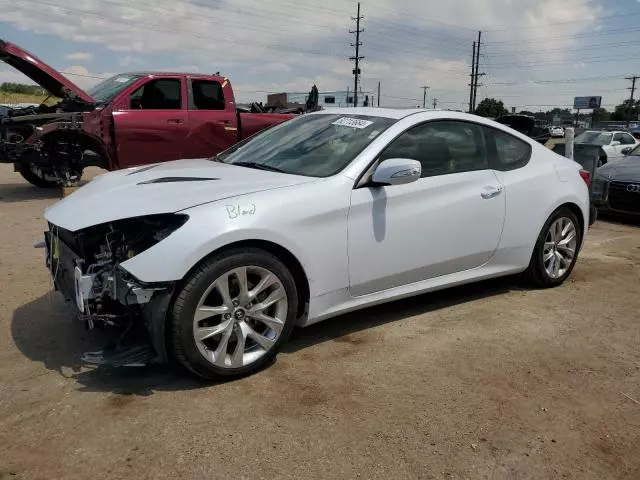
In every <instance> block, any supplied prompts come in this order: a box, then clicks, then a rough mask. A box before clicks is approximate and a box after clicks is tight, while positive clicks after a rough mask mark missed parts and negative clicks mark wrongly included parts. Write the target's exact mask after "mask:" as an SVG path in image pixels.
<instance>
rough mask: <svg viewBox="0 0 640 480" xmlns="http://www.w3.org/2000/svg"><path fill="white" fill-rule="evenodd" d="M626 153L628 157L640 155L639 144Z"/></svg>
mask: <svg viewBox="0 0 640 480" xmlns="http://www.w3.org/2000/svg"><path fill="white" fill-rule="evenodd" d="M627 155H629V156H630V157H632V156H633V157H638V156H640V145H638V146H637V147H634V148H633V149H632V150H631V151H630V152H629V153H628V154H627Z"/></svg>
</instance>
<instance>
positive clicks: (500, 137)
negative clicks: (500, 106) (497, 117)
mask: <svg viewBox="0 0 640 480" xmlns="http://www.w3.org/2000/svg"><path fill="white" fill-rule="evenodd" d="M485 131H486V134H487V143H488V144H489V145H490V149H491V150H493V152H492V154H491V155H490V157H491V158H490V160H491V164H492V165H491V166H492V167H493V168H494V169H495V170H500V171H508V170H515V169H518V168H522V167H524V166H525V165H527V164H528V163H529V160H530V159H531V145H529V144H528V143H527V142H525V141H523V140H520V139H519V138H516V137H514V136H513V135H510V134H508V133H505V132H502V131H500V130H495V129H493V128H486V130H485Z"/></svg>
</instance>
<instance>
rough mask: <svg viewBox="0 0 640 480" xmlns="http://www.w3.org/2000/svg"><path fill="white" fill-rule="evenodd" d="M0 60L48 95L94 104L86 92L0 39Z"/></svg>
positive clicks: (40, 61) (37, 59) (34, 57)
mask: <svg viewBox="0 0 640 480" xmlns="http://www.w3.org/2000/svg"><path fill="white" fill-rule="evenodd" d="M0 60H2V61H3V62H5V63H7V64H9V65H11V66H12V67H13V68H15V69H16V70H19V71H20V72H22V73H23V74H24V75H26V76H27V77H29V78H30V79H31V80H33V81H34V82H36V83H37V84H38V85H40V86H41V87H42V88H44V89H45V90H47V91H48V92H49V93H50V94H52V95H55V96H56V97H59V98H68V99H72V100H73V99H76V98H77V99H80V100H82V101H84V102H86V103H96V102H95V100H94V99H93V98H92V97H91V95H89V94H88V93H87V92H85V91H84V90H82V89H81V88H80V87H78V86H77V85H76V84H75V83H73V82H72V81H70V80H69V79H68V78H67V77H65V76H64V75H62V74H61V73H60V72H58V71H57V70H55V69H54V68H51V67H50V66H49V65H47V64H46V63H44V62H43V61H42V60H40V59H39V58H38V57H36V56H35V55H33V54H31V53H29V52H27V51H26V50H23V49H22V48H20V47H18V46H17V45H14V44H13V43H9V42H5V41H4V40H1V39H0Z"/></svg>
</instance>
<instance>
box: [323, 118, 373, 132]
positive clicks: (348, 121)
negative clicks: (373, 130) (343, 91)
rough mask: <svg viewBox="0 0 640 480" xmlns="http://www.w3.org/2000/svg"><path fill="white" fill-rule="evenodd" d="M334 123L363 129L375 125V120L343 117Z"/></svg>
mask: <svg viewBox="0 0 640 480" xmlns="http://www.w3.org/2000/svg"><path fill="white" fill-rule="evenodd" d="M332 125H340V126H342V127H351V128H359V129H363V128H367V127H368V126H369V125H373V122H371V121H369V120H361V119H359V118H351V117H342V118H339V119H338V120H336V121H335V122H333V124H332Z"/></svg>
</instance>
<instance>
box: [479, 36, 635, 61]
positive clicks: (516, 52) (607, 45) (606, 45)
mask: <svg viewBox="0 0 640 480" xmlns="http://www.w3.org/2000/svg"><path fill="white" fill-rule="evenodd" d="M639 43H640V40H630V41H628V42H615V43H599V44H596V45H585V46H584V47H580V48H551V49H543V50H535V51H532V52H527V56H529V55H540V54H544V53H552V52H562V53H570V52H583V51H588V50H599V49H607V48H619V47H625V46H632V45H637V44H639ZM505 46H506V45H505ZM521 53H522V51H521V50H512V51H508V50H503V51H499V52H497V53H485V54H484V55H485V56H487V57H504V56H505V55H520V54H521Z"/></svg>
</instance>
